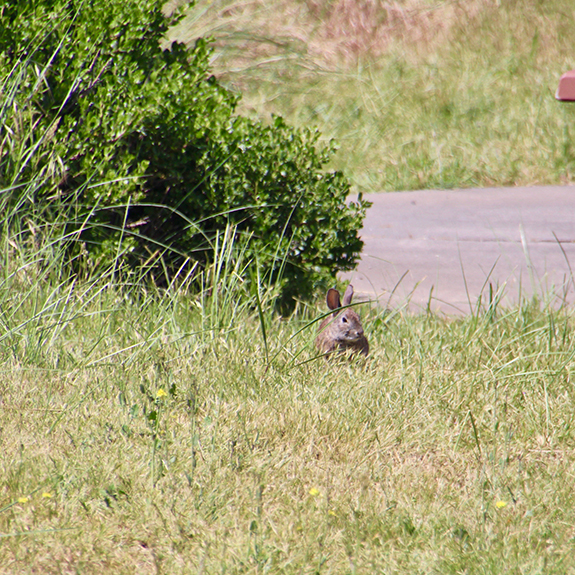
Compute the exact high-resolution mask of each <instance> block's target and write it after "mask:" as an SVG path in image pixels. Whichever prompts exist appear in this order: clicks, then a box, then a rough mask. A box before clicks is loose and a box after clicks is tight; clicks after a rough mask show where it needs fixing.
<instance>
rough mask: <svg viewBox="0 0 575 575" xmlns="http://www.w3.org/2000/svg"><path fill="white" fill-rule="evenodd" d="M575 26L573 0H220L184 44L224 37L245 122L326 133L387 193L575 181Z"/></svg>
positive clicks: (206, 5)
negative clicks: (276, 118)
mask: <svg viewBox="0 0 575 575" xmlns="http://www.w3.org/2000/svg"><path fill="white" fill-rule="evenodd" d="M574 27H575V8H574V6H573V3H572V2H571V0H547V1H545V2H537V1H534V0H529V1H524V2H517V1H510V0H500V1H495V0H470V1H467V2H454V1H452V0H438V1H428V0H403V1H400V2H394V3H383V2H377V1H375V0H366V1H365V2H355V1H350V0H331V1H330V2H319V1H315V0H302V1H300V2H294V1H292V0H254V1H252V2H240V1H238V0H216V1H214V2H201V1H200V2H198V4H197V6H196V8H195V9H194V10H193V11H192V12H191V14H190V16H189V17H188V18H187V20H185V21H184V22H183V23H182V24H181V25H180V27H179V28H178V29H176V30H175V31H174V32H173V34H172V37H174V38H179V39H181V40H184V41H188V42H191V41H193V40H194V39H195V38H196V37H197V36H199V35H205V34H212V35H213V37H214V38H215V40H216V43H215V51H214V55H213V59H212V61H213V66H214V71H215V73H216V75H217V76H218V77H219V78H221V79H222V81H224V82H225V83H227V85H228V86H230V87H231V88H232V89H237V90H239V91H241V93H242V94H243V103H242V105H241V108H240V111H241V112H242V113H247V114H253V115H255V116H257V117H263V118H269V116H270V114H271V113H277V114H281V115H283V116H285V117H286V118H288V119H289V120H290V122H292V123H295V124H298V125H310V124H311V125H317V126H319V127H320V129H321V131H322V133H323V134H324V135H325V137H326V138H332V137H334V138H335V139H336V140H337V141H338V142H339V144H340V146H341V149H340V152H339V154H338V156H337V157H336V159H335V161H334V166H335V167H337V168H340V169H343V170H344V171H345V172H346V174H347V175H348V176H349V177H350V179H351V180H352V182H353V183H354V185H355V186H356V188H357V189H359V190H362V191H368V192H374V191H375V192H377V191H382V190H404V189H425V188H453V187H473V186H499V185H530V184H543V183H554V184H555V183H566V182H572V181H573V180H574V178H575V151H574V148H573V142H574V141H575V129H574V126H575V106H574V105H569V104H559V103H558V102H557V101H556V100H555V99H554V94H555V90H556V89H557V84H558V81H559V77H560V76H561V74H562V73H563V72H565V71H567V70H570V69H573V68H574V67H575V54H574V52H573V47H572V41H571V36H572V30H573V28H574Z"/></svg>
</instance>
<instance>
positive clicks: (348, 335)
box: [315, 284, 369, 355]
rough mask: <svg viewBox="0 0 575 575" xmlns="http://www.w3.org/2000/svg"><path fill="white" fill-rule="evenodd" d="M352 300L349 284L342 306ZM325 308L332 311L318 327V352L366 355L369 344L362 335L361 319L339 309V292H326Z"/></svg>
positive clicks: (349, 310) (348, 311)
mask: <svg viewBox="0 0 575 575" xmlns="http://www.w3.org/2000/svg"><path fill="white" fill-rule="evenodd" d="M352 298H353V286H352V285H351V284H350V285H348V286H347V289H346V290H345V294H344V295H343V305H344V306H347V305H349V304H350V303H351V300H352ZM326 301H327V307H328V308H329V309H331V310H334V311H333V314H332V315H331V316H328V317H326V318H324V319H323V320H322V322H321V324H320V326H319V333H318V336H317V338H316V340H315V343H316V347H317V348H318V349H319V351H321V352H323V353H325V354H328V353H331V352H333V351H336V350H338V351H351V352H352V353H362V354H363V355H367V354H368V352H369V344H368V342H367V338H366V337H365V335H364V333H363V327H362V325H361V319H360V318H359V315H357V313H356V312H355V311H354V310H352V309H350V308H347V309H343V310H342V309H341V307H342V302H341V301H340V296H339V292H338V291H337V290H336V289H333V288H332V289H329V290H328V291H327V297H326Z"/></svg>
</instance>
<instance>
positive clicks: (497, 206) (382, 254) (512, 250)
mask: <svg viewBox="0 0 575 575" xmlns="http://www.w3.org/2000/svg"><path fill="white" fill-rule="evenodd" d="M367 199H368V200H370V201H371V202H373V206H372V207H371V208H370V209H369V210H368V212H367V216H366V219H365V221H364V227H363V230H362V232H361V235H362V238H363V241H364V242H365V246H364V249H363V253H362V257H361V262H360V264H359V266H358V268H357V270H356V271H354V272H351V273H346V274H343V279H349V280H351V281H352V283H353V285H354V287H355V291H356V294H357V296H358V297H361V298H369V299H377V300H379V302H380V303H381V304H382V305H386V306H389V307H391V308H397V307H400V306H402V305H408V306H409V307H410V308H411V309H413V310H414V311H417V310H421V309H426V308H427V306H428V305H429V306H430V307H431V309H433V310H435V311H439V312H440V313H445V314H447V315H453V314H460V313H469V312H470V309H474V308H475V306H476V304H477V301H478V298H479V297H480V296H482V298H483V300H484V301H485V299H486V298H487V299H488V298H489V289H490V288H489V284H491V286H492V289H493V291H494V293H496V292H497V290H500V292H501V293H502V300H501V301H502V303H503V304H504V305H513V304H515V303H517V302H518V300H519V299H521V298H524V297H531V296H532V295H533V294H534V293H535V294H537V295H538V296H540V297H544V298H550V299H551V300H552V301H553V303H554V304H555V305H560V303H561V301H563V300H565V299H566V300H567V301H569V302H570V303H573V302H575V277H574V276H575V186H564V187H543V186H537V187H529V188H495V189H491V188H489V189H468V190H450V191H442V190H426V191H420V192H392V193H380V194H369V195H368V196H367ZM571 271H573V275H572V274H571Z"/></svg>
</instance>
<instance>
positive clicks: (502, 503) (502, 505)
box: [495, 500, 507, 509]
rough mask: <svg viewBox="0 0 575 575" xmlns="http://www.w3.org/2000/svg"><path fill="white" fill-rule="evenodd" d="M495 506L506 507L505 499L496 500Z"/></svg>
mask: <svg viewBox="0 0 575 575" xmlns="http://www.w3.org/2000/svg"><path fill="white" fill-rule="evenodd" d="M495 507H497V509H503V508H504V507H507V501H501V500H500V501H497V502H496V503H495Z"/></svg>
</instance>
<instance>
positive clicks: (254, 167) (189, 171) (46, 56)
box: [0, 0, 366, 299]
mask: <svg viewBox="0 0 575 575" xmlns="http://www.w3.org/2000/svg"><path fill="white" fill-rule="evenodd" d="M179 17H180V15H179V13H176V14H175V15H174V16H171V17H167V16H165V15H164V14H163V13H162V11H161V6H160V3H158V2H157V1H155V0H134V1H130V2H126V1H125V0H113V1H110V2H106V3H103V2H88V1H80V2H68V1H58V0H32V1H31V2H28V3H26V4H22V5H18V4H16V3H11V4H8V5H6V6H4V8H3V12H2V17H1V26H2V28H1V30H0V52H1V53H2V54H3V55H2V57H1V59H0V72H1V74H2V82H3V84H4V85H5V86H7V85H8V84H9V85H10V86H15V87H16V89H14V90H12V91H11V92H10V91H7V90H4V91H3V94H5V96H4V100H3V110H2V118H1V119H2V124H1V127H0V129H1V130H2V138H3V140H4V145H3V147H2V150H1V152H0V183H1V185H2V186H3V187H4V188H6V189H9V190H11V193H9V194H7V195H5V201H8V200H7V198H8V199H9V203H10V202H11V205H12V206H14V205H17V206H18V209H17V210H13V213H15V214H17V213H21V210H25V209H26V208H27V209H28V210H33V211H34V210H37V209H38V207H39V206H40V207H41V209H42V210H43V214H44V215H46V214H49V213H61V212H62V210H63V209H64V208H67V209H68V211H67V219H66V234H67V235H69V236H70V237H73V238H74V239H75V240H76V244H75V245H76V247H75V251H74V254H75V255H76V256H80V255H81V256H82V257H81V258H77V261H79V260H83V261H84V262H85V264H86V265H89V266H94V265H97V264H98V263H99V262H103V263H104V264H106V265H107V264H109V262H110V261H112V260H113V259H114V258H116V257H117V256H118V254H120V255H122V261H123V262H124V263H125V262H128V263H130V264H132V265H134V264H138V265H141V264H143V263H145V264H146V266H148V267H149V268H150V270H151V271H152V272H153V274H154V277H155V278H156V281H160V282H164V281H166V280H168V279H169V278H171V277H173V275H174V274H176V273H178V272H179V273H181V272H182V269H184V268H186V267H187V268H188V269H193V268H194V266H196V267H197V266H198V264H199V266H200V268H201V267H204V266H205V265H207V264H209V262H210V261H211V259H212V253H213V249H214V241H215V237H216V236H217V235H218V233H219V232H220V231H221V230H223V229H225V228H226V226H228V225H233V226H235V229H236V230H237V233H239V234H242V235H245V236H246V237H247V238H248V239H249V240H250V242H251V244H252V247H251V252H252V257H253V258H255V259H257V260H258V266H259V268H260V269H261V270H262V273H263V274H264V275H266V276H267V277H269V278H270V279H271V280H274V281H279V282H281V286H282V288H283V295H284V299H285V298H288V297H290V296H305V295H307V294H309V293H310V292H311V291H312V290H313V289H314V288H315V287H317V285H318V283H320V282H322V281H326V280H327V279H328V278H332V277H333V276H334V275H335V273H336V272H337V271H339V270H348V269H352V268H353V267H354V265H355V262H356V259H357V257H358V254H359V251H360V249H361V246H362V242H361V240H360V239H359V238H358V235H357V231H358V229H359V228H360V226H361V221H362V217H363V213H364V210H365V207H366V203H365V202H364V201H362V199H361V198H360V199H359V201H358V202H357V203H352V204H350V205H346V198H347V195H348V193H349V184H348V182H347V180H346V179H345V178H344V177H343V175H342V174H341V173H338V172H334V173H325V172H324V171H323V169H322V168H323V166H324V165H325V164H326V162H327V161H328V159H329V157H330V155H331V154H332V152H333V147H332V146H327V147H322V146H319V145H318V137H319V135H318V133H317V132H315V131H313V130H308V129H304V130H296V129H294V128H291V127H289V126H288V125H286V123H285V122H284V121H283V120H282V119H281V118H279V117H276V118H274V119H273V121H272V122H271V124H269V125H265V124H262V123H260V122H254V121H251V120H248V119H246V118H243V117H238V116H236V115H234V109H235V106H236V104H237V99H238V98H237V96H235V95H233V94H232V93H231V92H229V91H227V90H225V89H224V88H222V86H221V85H220V84H219V83H218V82H217V80H216V79H215V78H214V77H213V76H210V75H209V69H208V65H209V61H208V57H209V45H208V43H207V42H206V41H205V40H204V39H197V41H196V42H195V43H194V44H193V46H191V47H189V48H187V47H185V46H184V45H183V44H180V43H177V42H174V43H172V44H171V45H170V46H169V48H167V49H163V48H162V41H163V39H164V34H165V33H166V31H167V30H168V27H169V26H170V25H172V24H174V23H175V22H177V21H178V19H179ZM9 93H11V94H12V97H11V98H7V97H6V94H9ZM24 149H25V150H26V153H23V150H24ZM39 178H41V179H42V185H41V186H35V188H34V192H33V193H32V194H27V196H26V198H25V199H24V200H23V199H22V190H23V188H24V187H25V184H27V183H29V182H31V181H37V180H38V179H39ZM75 232H76V233H75Z"/></svg>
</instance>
